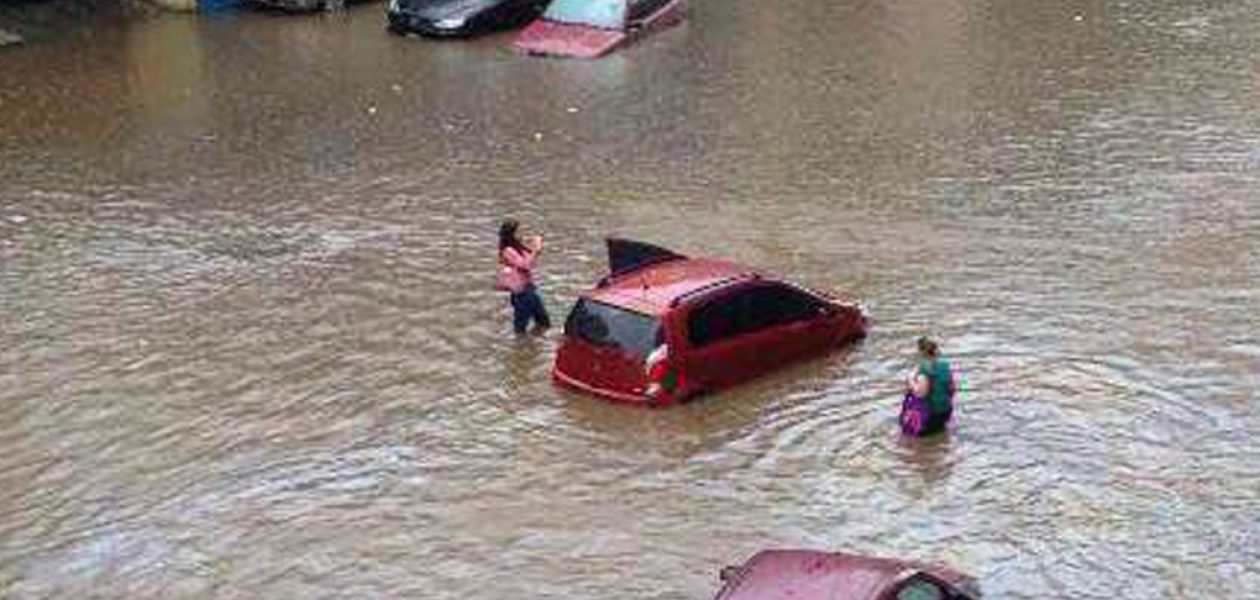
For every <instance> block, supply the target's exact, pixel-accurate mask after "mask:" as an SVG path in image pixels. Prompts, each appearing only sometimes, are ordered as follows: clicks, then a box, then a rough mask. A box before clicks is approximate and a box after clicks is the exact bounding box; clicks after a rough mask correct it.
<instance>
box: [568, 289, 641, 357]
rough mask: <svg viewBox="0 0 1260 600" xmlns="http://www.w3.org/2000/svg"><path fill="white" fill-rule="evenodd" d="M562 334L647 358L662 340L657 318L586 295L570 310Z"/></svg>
mask: <svg viewBox="0 0 1260 600" xmlns="http://www.w3.org/2000/svg"><path fill="white" fill-rule="evenodd" d="M564 334H565V335H567V336H572V337H576V338H578V339H581V340H584V341H586V342H587V343H589V344H592V345H595V346H601V347H605V348H616V349H618V350H621V351H623V352H626V353H628V354H631V355H634V356H637V357H639V358H646V357H647V355H648V354H650V353H651V352H652V350H655V349H656V347H657V346H659V345H660V344H661V343H662V341H663V339H662V338H663V336H662V331H661V323H660V321H659V320H657V319H656V318H654V317H649V316H647V315H643V314H639V313H637V312H634V311H630V310H626V309H624V308H618V307H616V306H613V305H611V304H604V303H602V302H595V301H594V300H589V299H586V298H582V299H580V300H578V303H577V305H576V306H574V307H573V312H571V313H569V318H568V319H567V320H566V321H565V323H564Z"/></svg>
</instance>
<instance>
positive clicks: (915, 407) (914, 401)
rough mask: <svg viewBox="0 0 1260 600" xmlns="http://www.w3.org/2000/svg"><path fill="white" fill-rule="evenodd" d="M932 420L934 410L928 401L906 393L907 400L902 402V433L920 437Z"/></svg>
mask: <svg viewBox="0 0 1260 600" xmlns="http://www.w3.org/2000/svg"><path fill="white" fill-rule="evenodd" d="M931 419H932V409H931V408H929V407H928V403H927V401H926V400H924V399H923V398H920V397H918V396H915V395H914V394H911V393H910V392H906V397H905V399H903V400H902V401H901V419H900V420H901V433H903V434H905V435H910V436H914V437H919V436H921V435H923V430H924V429H925V428H927V425H928V421H930V420H931Z"/></svg>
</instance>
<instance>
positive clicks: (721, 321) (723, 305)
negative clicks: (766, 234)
mask: <svg viewBox="0 0 1260 600" xmlns="http://www.w3.org/2000/svg"><path fill="white" fill-rule="evenodd" d="M822 307H823V304H822V303H821V302H820V301H819V300H817V299H816V298H814V297H812V296H810V295H809V294H806V293H804V292H801V291H798V290H795V289H792V288H790V287H788V286H785V285H783V284H779V283H770V284H766V285H759V286H756V287H750V288H745V289H741V290H738V291H736V292H734V293H731V294H727V295H724V296H721V297H718V298H714V299H712V300H709V301H707V302H706V303H705V304H703V305H701V306H700V307H699V308H697V309H695V310H693V311H692V312H691V316H690V317H689V318H688V320H687V334H688V339H689V340H690V341H691V344H692V345H693V346H696V347H700V346H705V345H708V344H712V343H714V342H717V341H720V340H723V339H726V338H731V337H735V336H737V335H742V334H745V333H752V332H755V331H760V330H762V329H767V328H770V327H774V326H777V325H783V324H786V323H792V322H795V321H801V320H805V319H810V318H814V317H816V316H818V314H819V310H820V309H821V308H822Z"/></svg>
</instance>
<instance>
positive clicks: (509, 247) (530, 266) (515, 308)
mask: <svg viewBox="0 0 1260 600" xmlns="http://www.w3.org/2000/svg"><path fill="white" fill-rule="evenodd" d="M520 228H521V224H520V223H517V222H516V221H514V220H511V219H509V220H507V221H504V222H503V224H502V225H501V226H499V273H498V277H497V279H496V283H497V286H498V288H499V289H501V290H505V291H507V292H510V293H511V294H512V295H511V297H510V300H511V303H512V329H513V330H514V331H516V333H517V334H522V333H525V330H526V329H527V328H528V327H529V322H530V321H533V322H534V333H542V332H544V331H546V330H547V329H548V328H549V327H551V318H550V317H548V316H547V309H546V307H544V306H543V301H542V298H541V297H540V296H539V295H538V288H537V287H535V286H534V264H535V263H536V262H537V261H538V255H539V254H541V253H542V249H543V241H542V236H540V235H538V236H534V237H533V238H531V239H530V240H529V243H528V244H526V243H525V242H522V241H521V238H520V234H519V231H520Z"/></svg>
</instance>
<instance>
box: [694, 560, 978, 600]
mask: <svg viewBox="0 0 1260 600" xmlns="http://www.w3.org/2000/svg"><path fill="white" fill-rule="evenodd" d="M721 575H722V580H723V582H724V584H723V587H722V589H721V590H720V591H719V592H718V594H717V596H715V597H714V600H841V599H843V600H975V599H977V598H979V597H980V592H979V589H978V588H977V586H976V583H975V580H974V579H972V578H971V577H969V576H967V575H963V574H962V573H959V572H957V571H954V570H953V569H950V568H948V567H943V566H938V565H929V564H926V563H920V562H915V561H904V560H897V559H892V558H875V557H870V556H859V555H856V554H845V553H842V552H820V551H817V550H764V551H762V552H759V553H757V554H756V555H755V556H753V557H752V558H750V559H748V561H747V562H745V563H744V564H743V565H740V566H736V567H726V568H725V569H722V574H721Z"/></svg>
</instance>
